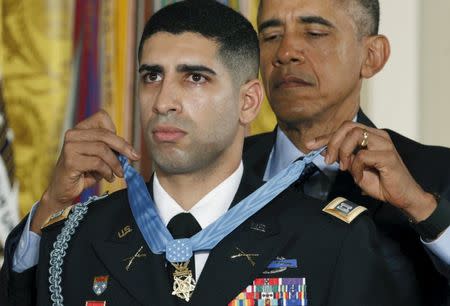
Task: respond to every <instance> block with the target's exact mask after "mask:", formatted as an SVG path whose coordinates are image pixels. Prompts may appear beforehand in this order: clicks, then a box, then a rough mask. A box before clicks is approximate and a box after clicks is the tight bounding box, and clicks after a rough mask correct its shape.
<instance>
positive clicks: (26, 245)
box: [12, 202, 41, 273]
mask: <svg viewBox="0 0 450 306" xmlns="http://www.w3.org/2000/svg"><path fill="white" fill-rule="evenodd" d="M38 205H39V202H36V203H35V204H34V205H33V207H32V208H31V211H30V214H29V215H28V220H27V224H26V225H25V228H24V229H23V232H22V235H21V236H20V241H19V244H18V246H17V248H16V251H15V252H14V257H13V263H12V270H13V271H14V272H17V273H22V272H23V271H25V270H28V269H29V268H31V267H34V266H35V265H37V263H38V261H39V244H40V242H41V236H39V235H38V234H36V233H34V232H32V231H30V225H31V219H33V216H34V213H35V211H36V208H37V206H38Z"/></svg>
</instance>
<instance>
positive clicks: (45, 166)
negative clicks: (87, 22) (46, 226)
mask: <svg viewBox="0 0 450 306" xmlns="http://www.w3.org/2000/svg"><path fill="white" fill-rule="evenodd" d="M73 4H74V3H73V1H72V0H65V1H61V0H46V1H43V0H33V1H26V0H3V1H2V5H3V12H2V16H1V20H0V22H2V24H3V40H2V46H3V59H4V60H3V63H4V66H3V69H4V70H3V73H4V74H3V80H4V100H5V105H6V110H7V115H8V119H9V121H8V122H9V124H10V127H11V128H12V130H13V131H14V135H15V140H14V143H13V146H14V153H15V161H16V169H17V171H16V176H17V178H18V179H19V181H20V192H19V199H20V200H19V202H20V208H21V212H22V215H24V214H25V213H26V212H28V210H29V209H30V207H31V206H32V205H33V204H34V203H35V201H37V200H39V199H40V197H41V195H42V193H43V192H44V189H45V188H46V187H47V184H48V180H49V178H50V175H51V171H52V169H53V167H54V164H55V161H56V157H57V154H58V148H59V145H60V135H61V130H62V126H63V121H64V114H65V111H66V105H67V99H68V92H69V86H70V79H71V73H70V63H71V58H72V29H73V13H72V12H73Z"/></svg>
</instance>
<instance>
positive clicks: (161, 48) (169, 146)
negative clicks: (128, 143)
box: [139, 32, 240, 174]
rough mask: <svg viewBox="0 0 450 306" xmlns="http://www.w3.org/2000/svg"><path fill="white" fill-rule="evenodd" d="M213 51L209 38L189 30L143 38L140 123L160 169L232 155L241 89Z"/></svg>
mask: <svg viewBox="0 0 450 306" xmlns="http://www.w3.org/2000/svg"><path fill="white" fill-rule="evenodd" d="M217 51H218V45H217V44H216V43H215V42H214V41H213V40H211V39H207V38H205V37H203V36H201V35H199V34H195V33H191V32H184V33H181V34H177V35H174V34H170V33H167V32H159V33H156V34H154V35H152V36H151V37H150V38H148V39H147V40H146V41H145V44H144V46H143V50H142V55H141V60H140V81H139V98H140V107H141V121H142V123H143V127H144V131H145V138H146V142H147V145H148V147H149V150H150V153H151V156H152V158H153V160H154V162H155V165H156V167H157V169H159V170H160V171H161V172H162V173H170V174H178V173H179V174H182V173H190V172H195V171H198V170H202V169H203V170H204V168H205V167H206V168H207V167H213V166H214V165H215V164H216V163H217V162H220V160H221V159H222V158H224V157H225V156H227V155H230V154H236V152H235V151H236V143H237V142H239V141H237V139H239V137H238V136H237V134H238V127H239V125H240V120H239V119H240V112H239V94H240V93H239V88H236V87H237V86H236V85H235V83H233V80H232V74H231V73H230V72H229V70H228V69H227V68H226V66H225V65H224V64H223V63H222V62H221V61H220V57H219V56H218V52H217ZM237 151H239V150H237ZM161 172H160V173H161Z"/></svg>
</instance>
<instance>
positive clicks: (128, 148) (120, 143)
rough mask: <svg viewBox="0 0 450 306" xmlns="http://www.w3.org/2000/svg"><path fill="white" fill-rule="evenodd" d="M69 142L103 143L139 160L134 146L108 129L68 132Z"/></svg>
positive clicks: (66, 136) (130, 157)
mask: <svg viewBox="0 0 450 306" xmlns="http://www.w3.org/2000/svg"><path fill="white" fill-rule="evenodd" d="M64 141H65V142H66V143H68V142H81V141H84V142H97V141H101V142H103V143H105V144H106V145H108V146H109V147H110V148H111V149H113V150H114V151H116V152H118V153H120V154H122V155H125V156H127V157H128V158H129V159H131V160H138V159H139V158H140V156H139V154H138V153H137V152H136V151H135V150H134V148H133V146H132V145H131V144H130V143H128V142H127V141H126V140H125V139H123V138H122V137H120V136H118V135H116V134H115V133H114V132H111V131H109V130H107V129H103V128H98V129H89V130H84V129H71V130H68V131H67V132H66V135H65V140H64Z"/></svg>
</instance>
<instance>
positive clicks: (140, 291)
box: [92, 204, 175, 306]
mask: <svg viewBox="0 0 450 306" xmlns="http://www.w3.org/2000/svg"><path fill="white" fill-rule="evenodd" d="M124 207H126V208H127V209H126V211H124V213H123V215H122V216H120V217H119V220H117V228H115V229H113V231H112V233H111V235H110V236H109V237H105V239H104V240H101V241H95V242H94V243H93V244H92V246H93V248H94V250H95V252H96V254H97V255H98V258H99V259H100V260H101V261H102V262H103V263H104V265H105V266H106V268H107V269H108V270H109V271H110V273H111V276H112V277H113V278H114V279H115V280H117V281H118V282H119V283H120V284H121V285H122V287H124V288H125V289H126V290H127V291H128V292H129V294H130V295H131V296H133V297H134V298H136V300H138V301H139V303H141V304H143V305H148V304H149V302H150V301H165V302H164V303H165V304H164V305H168V306H171V305H175V304H173V299H172V295H171V292H169V280H168V276H167V270H166V267H165V265H166V262H165V258H164V257H163V256H162V255H155V254H153V253H152V252H151V251H150V250H149V249H148V247H147V245H146V242H145V240H144V238H143V237H142V234H141V232H140V231H139V228H138V226H137V225H136V223H135V222H134V219H133V218H132V216H131V211H130V209H129V206H128V204H127V205H124ZM126 226H129V227H130V228H131V232H129V230H126ZM141 247H142V251H141V252H140V254H145V255H146V256H145V257H140V258H135V259H134V262H133V264H132V265H130V268H129V270H128V271H127V269H126V266H127V264H128V263H129V261H130V259H127V258H131V257H133V255H135V254H136V253H137V252H138V250H139V249H140V248H141ZM125 259H127V260H125Z"/></svg>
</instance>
